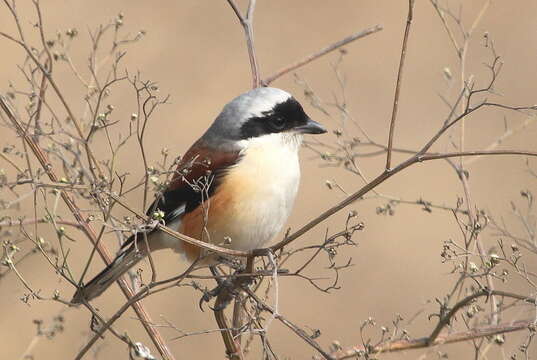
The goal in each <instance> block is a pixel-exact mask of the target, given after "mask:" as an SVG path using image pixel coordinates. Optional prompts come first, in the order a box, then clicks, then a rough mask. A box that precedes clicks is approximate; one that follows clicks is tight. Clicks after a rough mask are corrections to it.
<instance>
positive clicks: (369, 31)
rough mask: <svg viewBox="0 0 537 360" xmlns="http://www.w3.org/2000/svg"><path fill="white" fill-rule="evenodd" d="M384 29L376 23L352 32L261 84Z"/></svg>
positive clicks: (284, 68)
mask: <svg viewBox="0 0 537 360" xmlns="http://www.w3.org/2000/svg"><path fill="white" fill-rule="evenodd" d="M381 30H382V26H380V25H375V26H373V27H370V28H367V29H365V30H362V31H360V32H357V33H355V34H352V35H350V36H348V37H346V38H344V39H342V40H340V41H337V42H335V43H333V44H330V45H328V46H327V47H325V48H323V49H321V50H319V51H317V52H315V53H313V54H311V55H308V56H306V57H305V58H303V59H301V60H298V61H297V62H295V63H293V64H290V65H287V66H285V67H283V68H281V69H280V70H278V71H276V72H275V73H274V74H273V75H270V76H268V77H266V78H265V79H263V80H262V81H261V84H263V85H265V86H268V85H269V84H270V83H272V82H273V81H274V80H276V79H278V78H280V77H282V76H283V75H285V74H287V73H289V72H291V71H294V70H296V69H298V68H300V67H302V66H304V65H306V64H309V63H310V62H312V61H314V60H317V59H318V58H320V57H321V56H323V55H326V54H328V53H329V52H331V51H334V50H336V49H339V48H340V47H342V46H345V45H347V44H348V43H350V42H353V41H354V40H358V39H361V38H364V37H366V36H368V35H371V34H374V33H376V32H379V31H381Z"/></svg>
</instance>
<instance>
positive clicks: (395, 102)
mask: <svg viewBox="0 0 537 360" xmlns="http://www.w3.org/2000/svg"><path fill="white" fill-rule="evenodd" d="M413 16H414V0H408V15H407V18H406V27H405V35H404V36H403V45H402V47H401V58H400V59H399V70H398V71H397V82H396V83H395V94H394V98H393V109H392V118H391V121H390V131H389V135H388V150H387V153H386V170H390V168H391V166H392V146H393V133H394V129H395V120H396V119H397V110H398V108H399V95H400V91H401V83H402V79H403V68H404V65H405V58H406V49H407V44H408V36H409V34H410V26H411V25H412V18H413Z"/></svg>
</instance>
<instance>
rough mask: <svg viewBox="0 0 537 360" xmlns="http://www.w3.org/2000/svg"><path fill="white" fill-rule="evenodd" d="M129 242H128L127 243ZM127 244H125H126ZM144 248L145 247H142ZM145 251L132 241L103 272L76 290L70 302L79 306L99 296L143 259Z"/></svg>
mask: <svg viewBox="0 0 537 360" xmlns="http://www.w3.org/2000/svg"><path fill="white" fill-rule="evenodd" d="M128 242H129V241H128ZM128 242H127V243H128ZM142 247H145V246H142ZM146 254H147V251H143V250H142V249H141V248H140V249H139V248H138V247H137V246H135V244H134V241H131V242H130V246H128V247H126V248H125V249H124V250H123V251H121V252H120V253H119V254H118V256H116V258H115V259H114V261H112V262H111V263H110V264H109V265H108V266H107V267H106V268H105V269H104V270H103V271H101V272H100V273H99V274H97V276H95V277H94V278H93V279H92V280H91V281H90V282H88V283H87V284H86V285H84V286H82V287H80V288H78V290H77V291H76V292H75V294H74V295H73V299H72V300H71V302H72V303H74V304H81V303H82V302H83V301H84V300H86V301H90V300H92V299H94V298H96V297H97V296H99V295H101V294H102V293H103V292H104V291H105V290H106V289H108V287H109V286H110V285H112V284H113V283H114V282H115V281H116V280H118V279H119V278H120V277H121V275H123V274H125V273H126V272H127V271H128V270H129V269H130V268H131V267H133V266H134V265H136V264H137V263H138V262H139V261H140V260H141V259H143V258H144V257H145V255H146Z"/></svg>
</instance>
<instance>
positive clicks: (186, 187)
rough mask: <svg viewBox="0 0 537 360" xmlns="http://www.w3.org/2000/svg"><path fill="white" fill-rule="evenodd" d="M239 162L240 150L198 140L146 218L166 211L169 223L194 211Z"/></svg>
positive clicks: (128, 244) (165, 216)
mask: <svg viewBox="0 0 537 360" xmlns="http://www.w3.org/2000/svg"><path fill="white" fill-rule="evenodd" d="M239 160H240V153H239V151H225V152H223V151H215V150H213V149H211V147H209V146H207V145H205V144H204V143H203V141H201V140H198V141H197V142H196V143H195V144H194V145H192V147H191V148H190V149H189V150H188V151H187V152H186V154H185V155H184V156H183V158H182V159H181V162H180V163H179V164H178V165H177V169H176V171H175V174H174V176H173V177H172V180H171V182H170V184H169V185H168V187H167V188H166V190H165V191H164V192H163V193H162V194H160V195H159V196H158V197H157V198H156V199H155V201H153V203H152V204H151V206H149V208H148V209H147V212H146V215H147V216H149V217H152V216H153V214H154V213H155V212H156V211H159V210H160V211H163V212H164V217H163V220H164V223H165V224H169V223H171V222H172V221H174V220H175V219H177V218H178V217H180V216H182V215H183V214H185V213H188V212H190V211H192V210H194V209H195V208H197V207H198V206H199V205H200V204H201V203H202V202H203V201H204V200H205V199H207V198H208V197H209V196H211V195H212V194H213V193H214V191H215V190H216V188H217V187H218V185H219V184H220V178H221V176H222V175H223V174H225V172H226V171H227V170H228V169H229V168H230V167H232V166H233V165H235V164H236V163H237V162H238V161H239ZM134 238H135V236H134V235H133V236H131V237H130V238H129V239H128V240H127V241H125V242H124V243H123V245H122V249H126V248H127V247H128V246H130V245H131V244H132V243H133V241H134V240H133V239H134Z"/></svg>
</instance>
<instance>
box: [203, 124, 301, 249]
mask: <svg viewBox="0 0 537 360" xmlns="http://www.w3.org/2000/svg"><path fill="white" fill-rule="evenodd" d="M301 140H302V139H301V137H300V136H297V135H294V134H293V135H291V134H271V135H265V136H261V137H258V138H255V139H249V140H244V141H243V142H242V144H241V145H242V146H243V150H242V159H241V161H240V162H239V163H238V164H237V165H236V166H234V167H233V168H232V169H231V170H230V171H229V173H227V174H226V175H225V181H224V183H222V184H221V185H220V187H219V190H220V188H221V190H222V191H230V192H232V193H233V196H232V197H231V198H232V200H231V201H230V202H229V204H227V205H229V209H228V210H229V213H228V214H227V216H226V218H227V221H226V222H225V223H222V222H220V221H218V219H214V220H216V222H215V223H213V224H214V226H211V229H210V232H211V237H212V239H211V242H213V243H215V240H217V239H221V238H222V237H223V236H228V237H230V238H231V244H230V246H229V247H231V248H233V249H237V250H252V249H255V248H259V247H262V246H264V245H265V244H266V243H267V242H268V241H269V240H271V239H272V238H273V237H274V236H275V235H276V234H277V233H278V232H279V231H280V230H281V229H282V227H283V226H284V225H285V223H286V221H287V218H288V217H289V215H290V213H291V210H292V208H293V204H294V201H295V197H296V193H297V190H298V185H299V181H300V166H299V162H298V149H299V147H300V143H301ZM226 207H227V206H226ZM209 223H211V220H209ZM215 237H216V239H215ZM216 242H218V241H216Z"/></svg>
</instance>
